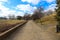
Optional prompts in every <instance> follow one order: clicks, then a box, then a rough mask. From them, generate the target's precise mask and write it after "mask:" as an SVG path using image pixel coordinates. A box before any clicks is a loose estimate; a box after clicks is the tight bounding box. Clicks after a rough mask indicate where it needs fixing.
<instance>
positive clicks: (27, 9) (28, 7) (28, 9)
mask: <svg viewBox="0 0 60 40" xmlns="http://www.w3.org/2000/svg"><path fill="white" fill-rule="evenodd" d="M16 8H17V9H19V10H22V11H24V12H30V13H31V12H33V11H34V10H35V9H36V8H37V7H32V6H31V5H29V4H26V5H24V4H20V5H17V7H16Z"/></svg>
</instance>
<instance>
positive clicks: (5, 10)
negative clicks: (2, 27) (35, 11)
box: [0, 0, 23, 17]
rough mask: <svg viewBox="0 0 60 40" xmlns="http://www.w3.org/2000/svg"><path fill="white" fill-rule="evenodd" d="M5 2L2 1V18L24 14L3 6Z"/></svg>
mask: <svg viewBox="0 0 60 40" xmlns="http://www.w3.org/2000/svg"><path fill="white" fill-rule="evenodd" d="M3 3H4V2H1V0H0V17H4V16H6V17H8V16H9V15H16V16H17V15H22V13H23V12H18V11H16V10H11V9H9V8H7V7H5V6H4V5H3Z"/></svg>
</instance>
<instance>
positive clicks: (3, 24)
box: [0, 20, 24, 32]
mask: <svg viewBox="0 0 60 40" xmlns="http://www.w3.org/2000/svg"><path fill="white" fill-rule="evenodd" d="M22 22H24V21H23V20H0V32H3V31H5V30H7V29H10V28H12V27H13V26H15V25H17V24H18V23H22Z"/></svg>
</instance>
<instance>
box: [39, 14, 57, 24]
mask: <svg viewBox="0 0 60 40" xmlns="http://www.w3.org/2000/svg"><path fill="white" fill-rule="evenodd" d="M55 16H56V14H51V15H48V16H45V17H43V18H41V20H40V22H42V23H43V24H56V23H57V22H56V19H55Z"/></svg>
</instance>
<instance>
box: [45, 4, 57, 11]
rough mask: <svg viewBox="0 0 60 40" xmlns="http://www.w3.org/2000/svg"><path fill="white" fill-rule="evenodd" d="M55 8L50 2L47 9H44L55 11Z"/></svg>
mask: <svg viewBox="0 0 60 40" xmlns="http://www.w3.org/2000/svg"><path fill="white" fill-rule="evenodd" d="M55 8H56V4H51V5H50V6H49V7H48V9H46V10H45V11H48V10H52V11H55Z"/></svg>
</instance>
